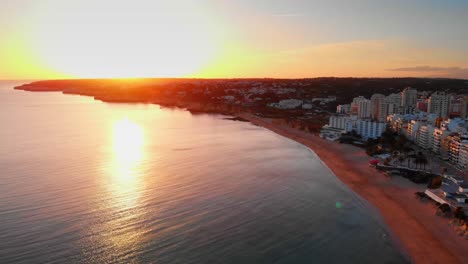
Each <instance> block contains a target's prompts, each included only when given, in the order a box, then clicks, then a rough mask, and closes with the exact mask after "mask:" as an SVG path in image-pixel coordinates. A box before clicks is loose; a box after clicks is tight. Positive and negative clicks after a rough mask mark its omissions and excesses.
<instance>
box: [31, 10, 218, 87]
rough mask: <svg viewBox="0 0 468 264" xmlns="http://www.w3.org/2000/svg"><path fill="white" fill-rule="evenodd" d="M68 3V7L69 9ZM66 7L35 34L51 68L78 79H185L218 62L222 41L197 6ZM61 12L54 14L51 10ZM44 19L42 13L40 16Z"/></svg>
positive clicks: (50, 16) (49, 16) (51, 15)
mask: <svg viewBox="0 0 468 264" xmlns="http://www.w3.org/2000/svg"><path fill="white" fill-rule="evenodd" d="M65 2H66V3H65ZM84 2H86V3H83V1H72V2H70V1H61V2H54V5H53V6H52V4H49V5H47V4H45V5H43V6H40V7H38V8H42V9H44V10H43V12H42V13H43V14H47V17H41V23H38V24H37V25H35V27H34V28H33V29H32V32H33V34H35V35H34V37H33V39H34V40H35V43H34V47H35V49H36V51H37V53H38V54H40V56H41V57H42V60H43V61H44V62H45V63H46V64H47V65H48V66H49V67H51V68H53V69H57V70H59V71H61V72H63V73H64V74H65V75H67V76H76V77H107V78H111V77H149V76H152V77H158V76H159V77H181V76H187V75H190V74H193V73H194V72H196V71H198V70H200V69H201V68H202V67H204V66H205V65H206V64H208V63H209V62H210V60H211V59H213V56H214V54H215V53H216V36H214V35H213V34H214V31H213V30H211V28H210V27H211V24H212V23H209V21H207V16H205V13H206V12H204V10H200V9H201V7H200V6H198V5H195V3H191V4H190V3H186V4H184V5H189V6H185V7H184V8H180V7H179V6H177V5H176V4H175V3H172V2H170V1H154V2H153V1H148V2H145V3H144V4H141V5H139V6H138V7H137V8H136V7H135V4H134V3H133V2H131V1H121V2H119V1H115V2H112V8H111V9H109V8H110V7H109V4H108V3H106V1H84ZM52 8H53V9H54V10H60V11H61V12H50V11H51V10H50V9H52ZM37 13H41V12H37Z"/></svg>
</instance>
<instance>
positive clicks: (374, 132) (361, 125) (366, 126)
mask: <svg viewBox="0 0 468 264" xmlns="http://www.w3.org/2000/svg"><path fill="white" fill-rule="evenodd" d="M386 128H387V124H386V123H383V122H374V121H370V120H362V119H358V120H357V121H356V127H355V130H356V133H357V134H358V135H361V136H362V138H363V139H364V140H367V139H369V138H378V137H380V136H381V135H382V133H383V132H384V131H385V129H386Z"/></svg>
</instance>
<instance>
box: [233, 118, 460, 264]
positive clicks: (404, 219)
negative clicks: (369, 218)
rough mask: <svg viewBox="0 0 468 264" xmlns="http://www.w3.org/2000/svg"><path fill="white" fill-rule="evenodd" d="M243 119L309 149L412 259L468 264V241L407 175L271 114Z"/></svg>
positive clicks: (427, 261)
mask: <svg viewBox="0 0 468 264" xmlns="http://www.w3.org/2000/svg"><path fill="white" fill-rule="evenodd" d="M239 116H240V117H242V118H244V119H246V120H249V121H250V122H251V123H253V124H255V125H259V126H262V127H265V128H267V129H269V130H271V131H273V132H275V133H278V134H280V135H282V136H284V137H287V138H290V139H293V140H295V141H297V142H299V143H301V144H304V145H305V146H307V147H309V148H311V149H312V150H313V151H314V152H315V153H316V154H317V155H318V156H319V157H320V159H321V160H322V161H323V162H324V163H325V164H326V165H327V166H328V167H329V168H330V169H331V170H332V171H333V173H334V174H335V175H336V176H337V177H338V178H339V179H340V180H341V181H342V182H343V183H344V184H346V185H347V186H348V187H349V188H351V189H352V190H353V191H354V192H356V193H357V194H359V195H360V196H361V197H363V198H364V199H366V200H367V201H368V202H370V203H371V204H372V205H373V206H374V207H375V208H377V210H378V211H379V212H380V214H381V216H382V217H383V219H384V221H385V223H386V224H387V225H388V226H389V227H390V229H391V231H392V232H393V234H394V236H396V237H395V238H394V240H395V241H396V243H397V244H398V245H399V246H401V248H402V250H403V251H404V252H405V253H406V254H407V255H409V257H410V259H411V261H412V262H414V263H468V240H466V239H464V238H462V237H460V236H458V235H457V234H456V232H455V231H454V229H453V227H452V226H450V224H449V220H448V219H444V218H442V217H440V216H437V215H435V207H434V206H432V205H431V204H429V203H424V202H422V201H420V200H419V199H417V198H416V197H415V195H414V193H415V192H417V191H422V190H424V189H425V185H424V184H423V185H418V184H414V183H412V182H410V181H409V180H406V179H404V178H399V177H398V178H389V177H387V176H385V175H384V174H382V173H380V172H378V171H377V170H375V169H374V168H371V167H369V166H368V161H369V156H367V154H366V153H365V151H364V150H363V149H360V148H357V147H355V146H352V145H346V144H339V143H335V142H330V141H327V140H324V139H322V138H320V137H318V136H314V135H312V134H310V133H306V132H302V131H300V130H298V129H294V128H290V127H287V126H285V125H282V124H281V123H280V122H276V121H275V120H272V119H268V118H259V117H256V116H254V115H252V114H247V113H242V114H239Z"/></svg>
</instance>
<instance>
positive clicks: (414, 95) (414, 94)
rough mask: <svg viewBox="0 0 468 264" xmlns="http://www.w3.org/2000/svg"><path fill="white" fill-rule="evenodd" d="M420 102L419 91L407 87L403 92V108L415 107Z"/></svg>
mask: <svg viewBox="0 0 468 264" xmlns="http://www.w3.org/2000/svg"><path fill="white" fill-rule="evenodd" d="M417 100H418V90H416V89H413V88H411V87H407V88H405V89H404V90H403V92H401V106H402V107H413V108H414V107H415V106H416V102H417Z"/></svg>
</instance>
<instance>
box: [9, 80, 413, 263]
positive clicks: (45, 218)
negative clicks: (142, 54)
mask: <svg viewBox="0 0 468 264" xmlns="http://www.w3.org/2000/svg"><path fill="white" fill-rule="evenodd" d="M17 84H19V83H15V82H0V107H1V108H0V109H1V111H0V124H1V128H0V140H1V143H0V263H184V264H185V263H407V262H408V260H407V258H406V257H405V255H404V254H403V253H402V252H401V251H400V249H399V248H398V247H396V246H395V244H394V242H393V241H392V239H391V235H390V234H389V231H388V228H387V227H386V226H385V224H384V223H383V222H382V220H381V218H380V216H379V214H378V213H377V212H376V210H375V209H373V207H371V206H370V205H368V203H367V202H365V201H364V200H362V199H361V198H360V197H358V196H357V195H356V194H355V193H353V192H352V191H351V190H350V189H348V188H347V187H346V186H345V185H343V184H342V183H341V182H340V181H339V180H338V179H337V178H336V177H335V176H334V175H333V173H332V172H331V171H330V170H329V169H328V168H326V167H325V166H324V165H323V164H322V163H321V161H320V159H319V158H318V157H317V156H316V155H315V153H313V152H312V151H311V150H309V149H308V148H306V147H305V146H303V145H301V144H298V143H296V142H294V141H292V140H289V139H287V138H284V137H282V136H279V135H277V134H275V133H273V132H271V131H269V130H267V129H264V128H261V127H257V126H255V125H252V124H250V123H247V122H239V121H231V120H225V119H224V118H226V116H223V115H215V114H191V113H190V112H188V111H185V110H183V109H175V108H174V109H173V108H161V107H160V106H158V105H145V104H108V103H103V102H100V101H95V100H93V98H90V97H82V96H77V95H64V94H62V93H45V92H44V93H32V92H24V91H17V90H13V89H12V88H13V86H14V85H17Z"/></svg>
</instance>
